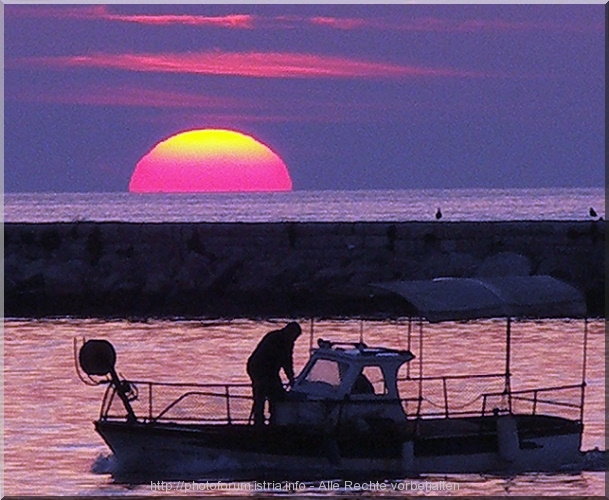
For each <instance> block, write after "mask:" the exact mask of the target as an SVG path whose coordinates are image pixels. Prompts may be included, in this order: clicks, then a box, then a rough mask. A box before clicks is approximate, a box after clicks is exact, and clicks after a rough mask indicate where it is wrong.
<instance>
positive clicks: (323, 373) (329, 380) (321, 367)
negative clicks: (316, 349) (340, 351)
mask: <svg viewBox="0 0 609 500" xmlns="http://www.w3.org/2000/svg"><path fill="white" fill-rule="evenodd" d="M347 366H348V365H347V363H341V362H339V361H335V360H333V359H318V360H316V361H315V363H313V366H311V368H310V369H309V373H307V376H306V377H305V381H307V382H309V383H323V384H328V385H330V386H331V387H333V388H337V387H339V386H340V385H341V384H342V382H343V377H344V375H345V373H346V371H347Z"/></svg>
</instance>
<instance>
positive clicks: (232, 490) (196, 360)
mask: <svg viewBox="0 0 609 500" xmlns="http://www.w3.org/2000/svg"><path fill="white" fill-rule="evenodd" d="M590 207H593V208H594V210H595V211H596V213H597V216H596V217H594V218H593V217H591V216H590V214H589V209H590ZM438 208H440V209H441V211H442V214H443V217H442V220H446V221H478V220H483V221H484V220H487V221H488V220H491V221H493V220H497V221H499V220H596V219H598V217H603V218H604V217H605V212H604V208H605V194H604V189H602V188H581V189H523V190H501V189H489V190H480V189H471V190H425V191H420V190H419V191H417V190H395V191H317V192H298V191H294V192H291V193H272V194H226V195H224V194H223V195H216V194H213V195H212V194H205V195H203V194H201V195H156V194H155V195H134V194H127V193H86V194H79V193H58V194H52V193H7V194H5V195H4V220H5V221H6V222H55V221H64V222H70V221H129V222H197V221H207V222H280V221H427V220H435V219H434V216H435V213H436V211H437V209H438ZM289 319H296V320H297V321H299V322H300V323H301V324H302V325H303V329H304V331H305V332H306V335H303V336H302V337H301V338H300V339H299V341H298V342H297V345H296V348H295V353H294V358H295V368H296V371H298V370H299V369H300V368H302V367H303V365H304V363H305V361H306V359H307V356H308V352H309V351H308V350H309V346H310V339H309V335H310V334H311V335H314V337H315V338H318V337H323V338H328V339H330V340H344V341H354V342H355V341H358V340H359V339H362V338H363V339H364V340H365V341H366V342H367V343H369V344H371V345H387V346H390V347H397V348H406V342H407V341H406V334H405V331H406V325H405V324H403V323H400V322H396V321H366V322H361V321H356V320H350V319H345V320H344V321H340V322H338V321H321V320H319V321H316V322H313V321H311V320H310V319H309V318H269V319H268V320H265V321H258V320H256V321H255V320H249V319H234V320H223V321H211V320H209V321H208V320H206V319H205V318H201V319H200V320H184V319H181V318H168V319H163V320H161V319H158V320H148V321H141V322H140V321H134V320H132V319H129V318H112V319H108V318H88V319H76V318H71V317H59V318H47V319H30V318H5V319H4V336H3V340H4V341H3V349H4V409H3V411H4V422H3V425H4V464H3V472H4V475H3V483H2V491H1V493H2V495H3V496H4V495H7V496H8V495H10V496H56V495H57V496H119V497H120V496H133V495H136V496H144V495H145V496H163V497H168V496H170V497H171V496H183V495H188V496H193V495H196V496H203V497H212V496H213V497H217V496H222V497H227V498H231V497H234V498H237V497H239V498H241V497H244V496H246V497H252V498H285V497H286V496H290V495H292V494H294V493H296V494H297V495H298V496H301V497H302V496H305V497H322V498H326V497H334V498H336V497H339V496H340V497H349V498H362V497H387V496H398V497H400V498H402V497H403V498H406V497H409V496H438V495H440V496H469V497H471V496H605V493H606V490H605V472H604V470H603V469H604V450H605V441H606V427H605V418H606V417H605V413H606V408H605V323H604V321H603V320H596V319H593V320H590V321H589V322H588V325H587V328H588V344H587V349H586V357H585V369H586V382H587V387H586V397H585V405H584V413H583V419H584V434H583V438H582V446H581V449H582V450H583V451H584V453H583V454H582V458H581V461H580V462H578V463H575V464H572V465H571V466H570V467H568V468H566V469H564V470H560V471H555V472H553V473H527V474H511V475H493V474H486V473H485V474H422V475H420V476H417V477H414V478H413V477H387V478H386V479H385V480H383V481H381V482H380V483H379V482H378V481H377V482H375V483H372V482H366V480H365V478H363V479H362V481H360V482H359V483H351V484H347V483H345V482H342V481H341V480H340V478H334V477H328V478H327V481H326V482H324V483H322V482H320V481H317V480H316V481H313V480H308V478H307V477H302V478H300V480H301V482H300V483H299V484H300V485H301V486H299V488H300V489H298V490H296V491H294V490H293V489H292V490H290V489H288V488H287V485H285V484H282V483H278V484H277V483H276V484H272V483H267V484H259V483H257V482H255V481H252V482H246V483H243V482H236V481H233V480H231V478H230V477H226V476H225V475H223V474H222V473H217V474H216V475H214V474H211V475H207V476H205V477H200V478H193V481H192V482H188V483H179V482H169V483H165V484H164V486H163V487H162V488H161V487H160V486H159V485H156V484H155V485H153V484H151V483H150V482H146V483H142V482H138V481H125V480H123V479H117V476H116V474H115V472H116V470H115V462H114V460H113V456H112V453H111V451H110V450H109V449H108V447H107V446H106V444H105V443H104V442H103V440H102V439H101V438H100V437H99V436H98V435H97V434H96V433H95V430H94V427H93V421H94V420H95V419H96V418H97V417H98V416H99V411H100V407H101V403H102V397H103V391H104V387H102V386H89V385H86V384H84V383H83V381H82V380H81V379H80V378H79V376H78V374H77V368H76V357H77V346H78V345H79V344H80V343H82V341H83V339H92V338H103V339H107V340H109V341H111V342H112V343H113V344H114V346H115V348H116V351H117V370H118V372H119V373H120V374H121V376H124V377H127V378H131V379H139V380H142V379H143V380H155V381H164V382H207V383H241V382H247V381H248V378H247V375H246V372H245V361H246V359H247V357H248V355H249V353H250V352H251V350H252V349H253V348H254V347H255V345H256V343H257V342H258V340H259V339H260V338H261V337H262V336H263V335H264V334H265V333H266V332H267V331H269V330H270V329H275V328H277V326H278V325H282V324H284V322H285V321H288V320H289ZM584 327H585V325H584V322H583V321H582V320H547V321H521V322H515V323H514V324H513V325H512V360H511V363H512V372H513V374H514V375H513V379H512V389H514V390H519V389H523V390H524V389H530V388H534V387H539V386H560V385H565V384H572V383H573V384H577V383H579V382H580V381H581V378H582V372H583V369H584V363H583V360H584V358H583V331H584ZM424 335H425V337H424V338H425V342H424V349H425V365H424V366H425V368H424V370H425V375H429V376H435V375H445V374H451V373H453V374H454V373H458V374H476V373H484V372H488V371H491V372H493V373H496V371H497V366H501V364H502V363H503V356H504V348H505V345H504V341H505V337H504V335H505V322H504V321H501V320H484V321H477V322H468V323H451V322H448V323H441V324H438V325H425V327H424ZM311 338H312V337H311ZM416 348H417V346H416V344H414V345H413V346H412V349H413V352H414V353H415V355H416V354H417V351H416ZM414 366H415V365H413V369H414ZM453 389H454V390H455V391H456V392H455V396H454V397H455V399H454V401H455V402H457V404H458V403H459V402H462V401H473V399H472V395H473V394H475V391H476V390H478V389H480V388H474V387H469V386H468V385H466V384H465V385H464V384H461V383H460V384H458V385H457V386H455V387H454V388H453ZM482 389H484V390H486V389H488V388H482ZM433 403H434V402H433V401H431V402H430V404H433ZM435 403H439V402H438V401H436V402H435ZM379 484H384V485H385V487H381V486H378V485H379Z"/></svg>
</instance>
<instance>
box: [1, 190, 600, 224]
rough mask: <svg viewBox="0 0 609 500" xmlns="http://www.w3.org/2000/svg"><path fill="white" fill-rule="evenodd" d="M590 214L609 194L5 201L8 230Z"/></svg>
mask: <svg viewBox="0 0 609 500" xmlns="http://www.w3.org/2000/svg"><path fill="white" fill-rule="evenodd" d="M590 208H593V209H594V210H595V212H596V213H597V214H598V217H603V218H604V217H605V190H604V188H602V187H600V188H598V187H596V188H537V189H423V190H420V189H419V190H416V189H405V190H367V191H291V192H280V193H237V194H228V193H227V194H224V193H222V194H135V193H6V194H5V195H4V221H5V222H56V221H62V222H75V221H125V222H283V221H300V222H326V221H327V222H352V221H429V220H435V219H434V217H435V214H436V213H437V211H438V209H440V211H441V213H442V220H445V221H502V220H591V216H590Z"/></svg>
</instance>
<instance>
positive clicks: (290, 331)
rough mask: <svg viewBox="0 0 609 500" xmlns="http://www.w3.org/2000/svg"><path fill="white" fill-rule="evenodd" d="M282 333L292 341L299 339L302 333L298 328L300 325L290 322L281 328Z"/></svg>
mask: <svg viewBox="0 0 609 500" xmlns="http://www.w3.org/2000/svg"><path fill="white" fill-rule="evenodd" d="M283 331H284V332H285V333H286V335H288V336H289V337H291V338H293V339H294V340H296V339H297V338H298V337H300V334H301V333H302V329H301V328H300V325H299V324H298V323H296V321H292V322H290V323H288V324H287V325H285V326H284V327H283Z"/></svg>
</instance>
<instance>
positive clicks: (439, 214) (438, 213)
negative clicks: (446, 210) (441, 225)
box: [436, 207, 442, 220]
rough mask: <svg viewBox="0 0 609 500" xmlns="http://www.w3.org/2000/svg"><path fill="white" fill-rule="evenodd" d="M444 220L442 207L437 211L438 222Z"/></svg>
mask: <svg viewBox="0 0 609 500" xmlns="http://www.w3.org/2000/svg"><path fill="white" fill-rule="evenodd" d="M441 218H442V210H440V207H438V210H437V211H436V220H440V219H441Z"/></svg>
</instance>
